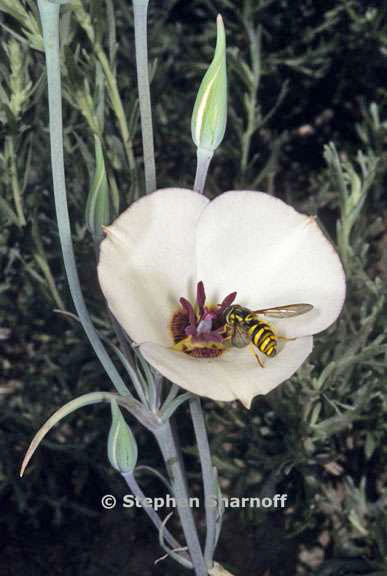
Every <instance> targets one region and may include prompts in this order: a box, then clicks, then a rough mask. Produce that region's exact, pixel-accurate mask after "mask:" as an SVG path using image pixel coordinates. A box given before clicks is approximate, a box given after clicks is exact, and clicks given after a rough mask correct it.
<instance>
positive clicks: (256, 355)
mask: <svg viewBox="0 0 387 576" xmlns="http://www.w3.org/2000/svg"><path fill="white" fill-rule="evenodd" d="M249 350H250V352H251V353H252V354H253V356H255V359H256V360H257V362H258V364H259V365H260V367H261V368H264V367H265V365H264V363H263V362H262V360H261V359H260V357H259V356H258V354H257V353H256V351H255V349H254V345H253V344H252V343H251V344H250V345H249Z"/></svg>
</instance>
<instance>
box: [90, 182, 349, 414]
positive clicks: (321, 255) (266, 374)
mask: <svg viewBox="0 0 387 576" xmlns="http://www.w3.org/2000/svg"><path fill="white" fill-rule="evenodd" d="M105 232H106V238H105V239H104V240H103V242H102V244H101V252H100V261H99V266H98V274H99V280H100V284H101V288H102V291H103V293H104V295H105V297H106V300H107V302H108V305H109V307H110V309H111V311H112V313H113V314H114V316H115V317H116V318H117V320H118V321H119V322H120V324H121V325H122V327H123V328H124V329H125V330H126V332H127V334H128V335H129V337H130V338H131V339H132V340H133V341H134V342H135V343H136V344H138V345H139V348H140V351H141V353H142V354H143V356H144V357H145V359H146V360H147V361H148V362H149V363H150V364H151V365H152V366H154V367H155V368H156V369H157V370H158V371H159V372H160V373H161V374H162V375H163V376H165V377H166V378H168V379H169V380H170V381H172V382H174V383H175V384H178V385H179V386H181V387H182V388H184V389H186V390H189V391H191V392H193V393H195V394H198V395H201V396H206V397H209V398H212V399H214V400H219V401H232V400H235V399H239V400H240V401H241V402H242V403H243V404H244V405H245V406H246V407H248V408H249V407H250V405H251V401H252V399H253V398H254V396H256V395H258V394H266V393H268V392H270V390H272V389H273V388H275V387H276V386H277V385H278V384H280V383H281V382H283V381H284V380H286V379H288V378H289V377H290V376H291V375H292V374H293V373H294V372H295V371H296V370H297V369H298V368H299V366H301V364H302V363H303V362H304V361H305V359H306V358H307V357H308V355H309V354H310V352H311V350H312V347H313V334H316V333H318V332H320V331H322V330H324V329H326V328H327V327H328V326H330V325H331V324H332V323H333V322H334V321H335V320H336V318H337V317H338V315H339V313H340V311H341V308H342V306H343V302H344V297H345V277H344V272H343V268H342V265H341V263H340V260H339V257H338V255H337V253H336V252H335V250H334V248H333V246H332V245H331V243H330V242H329V241H328V240H327V238H326V237H325V236H324V234H323V233H322V232H321V230H320V228H319V227H318V224H317V223H316V220H315V219H314V218H313V217H309V216H305V215H304V214H300V213H298V212H296V210H294V209H293V208H292V207H290V206H288V205H287V204H285V203H284V202H283V201H281V200H279V199H277V198H274V197H272V196H270V195H268V194H264V193H261V192H252V191H232V192H225V193H224V194H222V195H220V196H219V197H217V198H216V199H215V200H213V201H211V202H210V201H209V200H208V199H207V198H205V197H204V196H202V195H200V194H198V193H196V192H193V191H191V190H186V189H179V188H168V189H163V190H158V191H156V192H154V193H153V194H150V195H148V196H146V197H144V198H141V199H140V200H138V201H137V202H135V203H134V204H132V206H130V207H129V208H128V209H127V210H126V211H125V212H123V213H122V214H121V215H120V216H119V218H117V220H115V222H114V223H113V224H112V225H111V226H109V227H108V228H106V229H105ZM299 303H305V304H309V305H311V306H313V308H312V309H311V310H310V311H308V312H307V313H305V314H303V315H300V316H297V317H292V318H269V317H266V316H265V315H263V316H259V318H260V319H261V320H262V321H265V322H266V323H267V324H268V326H269V328H270V329H271V330H272V332H273V334H274V336H275V338H276V341H277V346H278V348H277V353H276V354H275V355H274V356H273V357H267V356H265V355H264V354H262V353H261V352H260V351H259V350H257V348H255V353H257V355H260V356H261V357H262V364H263V367H261V365H260V363H258V362H257V361H256V359H255V358H254V355H253V354H251V351H252V350H251V348H252V347H253V348H254V346H252V345H246V346H243V347H237V346H235V345H233V340H232V338H230V334H229V332H228V330H227V326H225V314H224V312H225V310H226V309H227V308H228V307H229V306H230V305H232V304H238V305H240V306H243V307H245V308H248V309H250V310H253V311H255V310H257V309H260V310H262V309H267V308H274V307H278V306H286V305H289V304H299Z"/></svg>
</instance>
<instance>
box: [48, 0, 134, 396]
mask: <svg viewBox="0 0 387 576" xmlns="http://www.w3.org/2000/svg"><path fill="white" fill-rule="evenodd" d="M38 6H39V11H40V16H41V21H42V28H43V39H44V47H45V53H46V65H47V81H48V103H49V116H50V144H51V167H52V178H53V184H54V198H55V210H56V217H57V221H58V230H59V238H60V243H61V248H62V254H63V261H64V265H65V270H66V275H67V280H68V283H69V288H70V292H71V296H72V299H73V302H74V306H75V308H76V310H77V313H78V316H79V319H80V321H81V324H82V326H83V328H84V330H85V332H86V334H87V337H88V338H89V341H90V344H91V345H92V347H93V348H94V351H95V353H96V354H97V356H98V358H99V360H100V362H101V364H102V365H103V367H104V369H105V370H106V372H107V374H108V375H109V377H110V379H111V381H112V382H113V384H114V386H115V388H116V389H117V391H118V392H119V393H120V394H122V395H124V396H128V395H130V392H129V391H128V389H127V387H126V385H125V383H124V381H123V380H122V378H121V376H120V375H119V373H118V371H117V369H116V367H115V366H114V364H113V362H112V360H111V358H110V357H109V355H108V354H107V352H106V349H105V347H104V346H103V344H102V342H101V340H100V338H99V336H98V333H97V331H96V329H95V328H94V325H93V323H92V322H91V320H90V316H89V313H88V310H87V308H86V304H85V301H84V299H83V295H82V291H81V286H80V282H79V277H78V272H77V268H76V263H75V257H74V249H73V243H72V238H71V228H70V218H69V213H68V206H67V197H66V183H65V173H64V160H63V127H62V94H61V77H60V57H59V9H60V6H59V5H58V4H53V3H52V2H49V0H38Z"/></svg>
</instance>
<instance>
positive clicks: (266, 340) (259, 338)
mask: <svg viewBox="0 0 387 576" xmlns="http://www.w3.org/2000/svg"><path fill="white" fill-rule="evenodd" d="M248 324H249V328H248V334H249V336H250V338H251V342H252V343H253V344H254V346H256V347H257V348H258V350H260V351H261V352H263V354H265V355H266V356H275V355H276V353H277V340H276V337H275V335H274V332H273V330H272V329H271V328H270V326H269V325H268V324H266V322H263V321H262V320H255V321H250V322H249V323H248Z"/></svg>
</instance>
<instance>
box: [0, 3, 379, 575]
mask: <svg viewBox="0 0 387 576" xmlns="http://www.w3.org/2000/svg"><path fill="white" fill-rule="evenodd" d="M386 9H387V3H386V2H385V1H377V0H375V1H374V2H371V1H367V0H341V1H339V0H336V1H335V0H326V1H324V2H317V1H313V0H300V1H299V2H297V3H293V2H290V1H289V0H255V1H254V0H251V1H248V0H241V1H240V2H237V1H232V0H219V1H213V0H192V1H190V2H188V1H186V0H180V1H178V0H165V1H163V2H156V1H152V0H151V1H150V14H149V17H150V21H149V27H150V28H149V29H150V35H149V46H150V59H151V72H152V87H151V89H152V98H153V115H154V128H155V140H156V153H157V159H156V160H157V168H158V185H159V187H165V186H185V187H191V186H192V185H193V179H194V173H195V162H196V160H195V151H194V149H193V146H192V142H191V136H190V118H191V113H192V108H193V104H194V100H195V94H196V92H197V90H198V87H199V83H200V79H201V77H202V76H203V73H204V72H205V70H206V67H207V65H208V63H209V62H210V60H211V57H212V53H213V49H214V45H215V34H216V27H215V18H216V15H217V13H218V12H220V13H222V15H223V18H224V22H225V26H226V31H227V43H228V55H227V59H228V72H229V85H230V110H229V122H228V127H227V132H226V136H225V139H224V142H223V144H222V146H221V148H220V150H219V151H218V152H217V153H216V155H215V159H214V160H213V163H212V166H211V169H210V175H209V179H208V184H207V189H208V193H209V195H210V196H211V197H214V196H216V195H217V194H219V193H221V192H222V191H224V190H229V189H235V188H245V189H259V190H264V191H267V192H269V193H271V194H275V195H276V196H278V197H280V198H283V199H284V200H286V201H287V202H289V203H290V204H292V205H293V206H295V207H296V208H297V209H298V210H301V211H304V212H308V213H311V214H317V216H318V218H319V221H320V224H321V225H322V226H323V227H324V229H325V230H326V231H327V233H328V234H329V235H330V236H331V238H332V240H333V241H334V242H335V243H336V244H337V246H338V249H339V252H340V256H341V258H342V261H343V263H344V265H345V268H346V273H347V278H348V296H347V300H346V305H345V309H344V312H343V313H342V315H341V317H340V319H339V321H338V322H337V323H336V325H335V326H334V327H333V328H332V329H330V330H328V331H327V332H325V333H324V334H322V335H320V336H318V337H316V339H315V349H314V352H313V354H312V356H311V357H310V358H309V360H308V362H307V363H306V364H305V365H304V366H303V367H302V368H301V369H300V370H299V371H298V373H297V374H296V375H295V376H294V377H293V378H292V379H291V380H290V381H288V382H287V383H285V384H284V385H282V386H280V387H279V388H278V389H276V390H275V391H274V392H273V393H271V394H270V395H269V396H266V397H259V398H256V399H255V401H254V404H253V407H252V409H251V410H250V411H249V412H247V411H246V410H245V409H243V408H242V407H241V406H240V405H238V404H231V405H230V404H226V405H224V404H215V403H213V402H210V401H206V402H205V403H204V407H205V411H206V415H207V421H208V429H209V434H210V441H211V446H212V448H213V455H214V461H215V464H216V465H217V467H218V469H219V475H220V478H221V485H222V489H223V491H224V493H225V494H226V495H233V496H261V497H262V496H265V495H267V496H270V495H272V494H275V493H277V492H283V493H287V494H288V495H289V506H288V508H287V509H286V511H278V510H273V511H263V510H249V512H248V513H247V512H246V511H243V510H240V511H235V510H234V511H229V512H228V513H227V514H226V519H225V523H224V531H223V534H222V538H221V543H220V545H219V549H218V559H219V560H221V561H222V562H223V563H224V565H225V566H227V567H228V568H229V569H230V570H232V571H233V573H235V574H236V576H239V575H240V576H242V575H243V576H261V575H262V576H264V575H265V576H285V575H286V576H289V575H290V576H293V575H298V574H299V575H312V574H313V575H317V576H354V575H358V574H361V575H367V576H377V575H378V576H381V575H382V574H386V573H387V533H386V496H385V494H384V495H383V489H384V488H385V484H386V478H387V472H386V468H385V456H386V454H385V445H386V419H385V414H386V395H385V372H386V364H387V334H386V324H385V314H386V310H385V307H384V297H385V293H386V279H387V258H386V253H387V252H386V249H387V234H386V223H387V202H386V193H385V186H386V176H387V169H386V158H387V155H386V144H387V89H386V82H385V78H386V77H387V76H386V72H387V22H386V13H387V12H386ZM62 14H63V17H62V56H63V69H62V72H63V85H64V90H63V98H64V126H65V151H66V159H65V160H66V173H67V184H68V192H69V202H70V211H71V217H72V229H73V238H74V243H75V249H76V254H77V260H78V262H79V271H80V275H81V280H82V285H83V287H84V293H85V296H86V299H87V302H88V304H89V307H90V309H91V311H92V314H93V317H94V319H95V322H96V325H97V326H98V328H99V330H100V331H101V333H102V334H104V335H105V336H107V337H108V338H112V334H111V329H110V325H109V321H108V318H107V316H106V314H105V311H104V307H103V303H102V299H101V296H100V293H99V290H98V288H97V284H96V273H95V257H94V252H93V247H92V240H91V238H90V235H89V233H88V231H87V229H86V226H85V220H84V210H85V205H86V199H87V194H88V191H89V189H90V186H91V182H92V179H93V174H94V169H95V166H94V134H95V133H98V134H99V135H100V137H101V139H102V142H103V146H104V152H105V161H106V165H107V170H108V175H109V182H110V186H111V191H112V195H113V196H114V198H115V201H116V202H117V203H118V202H119V206H120V210H123V209H124V208H125V207H126V206H127V205H128V204H129V203H130V202H131V201H132V200H133V199H134V198H136V197H138V196H139V195H141V194H143V192H144V191H143V167H142V159H141V138H140V127H139V114H138V102H137V90H136V80H135V65H134V38H133V18H132V8H131V3H130V1H129V0H114V2H113V1H112V0H85V1H83V2H80V1H79V0H73V1H72V2H70V3H69V4H67V5H66V6H65V7H63V10H62ZM0 26H1V28H0V34H1V46H0V52H1V56H0V221H1V226H0V270H1V276H0V307H1V316H0V318H1V319H0V367H1V368H0V370H1V372H0V430H1V435H0V454H1V458H0V502H1V517H0V527H1V538H0V548H1V557H2V562H1V564H0V576H3V575H5V574H7V575H8V574H12V575H15V576H19V575H21V574H26V573H27V574H29V575H31V576H35V575H36V576H46V575H50V576H56V575H62V574H66V576H67V575H69V576H72V575H74V576H78V575H81V574H82V576H92V575H96V576H98V575H100V574H103V575H107V576H108V575H112V576H113V575H114V576H117V575H119V574H122V575H123V574H125V575H127V574H129V575H132V574H133V575H134V574H136V575H138V574H141V575H144V576H148V575H161V574H163V575H165V574H167V575H174V574H178V573H180V571H178V570H177V569H176V568H175V566H174V565H173V564H172V563H171V562H170V561H165V562H162V563H160V564H158V565H156V566H154V565H153V562H154V560H155V559H157V558H158V557H159V556H161V555H162V551H161V550H160V548H159V546H158V543H157V537H156V534H155V533H154V530H153V527H152V526H151V525H150V524H149V522H148V520H147V519H146V518H145V516H144V515H143V514H142V513H141V512H140V511H138V510H126V511H124V510H122V509H116V510H115V511H111V512H107V511H104V510H102V508H101V505H100V498H101V496H102V495H103V494H106V493H112V494H115V495H116V496H117V497H119V496H120V495H123V494H124V493H126V492H127V490H125V486H124V485H123V482H122V480H121V479H120V478H119V477H118V476H117V474H116V473H115V472H114V471H112V470H111V469H110V468H109V466H108V463H107V458H106V437H107V432H108V428H109V424H110V421H109V413H108V410H107V409H104V408H87V409H85V410H83V411H81V412H77V414H76V415H73V416H72V417H70V418H68V420H66V421H65V423H63V424H61V425H60V426H59V427H58V428H57V429H55V430H54V431H52V432H51V433H50V435H49V436H48V439H47V441H45V442H44V444H43V445H42V446H41V448H40V449H39V451H38V453H37V454H36V456H34V459H33V461H32V463H31V465H30V467H29V469H28V471H27V473H26V475H25V477H24V478H23V480H20V479H19V477H18V468H19V465H20V461H21V458H22V456H23V454H24V452H25V450H26V448H27V446H28V443H29V441H30V439H31V438H32V436H33V434H34V432H35V431H36V430H37V429H38V428H39V426H40V425H41V424H42V423H43V422H44V421H45V419H46V418H47V417H48V416H49V415H50V414H51V413H52V412H53V411H54V410H55V409H56V408H57V407H59V406H60V405H61V404H63V403H65V402H66V401H69V400H70V399H72V398H73V397H75V396H77V395H79V394H82V393H86V392H89V391H93V390H96V389H105V390H106V389H109V383H108V381H107V378H106V377H105V375H104V373H103V371H102V369H101V367H100V365H99V363H98V361H97V360H96V358H95V357H94V355H93V353H92V350H91V347H90V346H89V344H88V342H87V340H86V337H85V335H84V334H83V332H82V330H81V329H80V327H79V325H78V324H77V323H76V322H75V321H72V320H71V319H68V318H66V317H65V316H64V315H63V314H60V313H58V312H57V311H56V310H58V309H59V310H69V311H73V308H72V304H71V301H70V297H69V294H68V289H67V284H66V280H65V277H64V272H63V266H62V261H61V256H60V250H59V243H58V235H57V226H56V222H55V215H54V207H53V198H52V186H51V175H50V165H49V139H48V130H47V124H48V119H47V116H48V110H47V98H46V79H45V68H44V56H43V53H42V40H41V35H40V28H39V19H38V14H37V8H36V5H35V2H34V1H33V0H0ZM102 61H103V62H105V84H106V86H105V99H104V100H105V114H104V127H103V129H102V128H101V126H100V124H98V112H97V104H96V97H95V95H96V85H95V84H96V82H95V77H96V64H97V62H99V63H101V62H102ZM109 75H110V76H109ZM109 78H110V79H111V78H113V79H115V80H114V82H113V83H112V82H111V81H110V83H109V82H108V81H107V80H109ZM115 88H117V90H118V91H119V95H120V98H121V101H122V104H123V107H124V110H125V116H126V118H125V120H124V126H123V124H122V122H123V120H122V118H121V119H119V118H118V117H117V114H116V108H115V107H114V106H112V104H111V99H110V96H111V93H112V90H114V89H115ZM99 93H100V92H99ZM125 128H126V129H127V131H128V133H129V136H130V139H129V141H128V142H127V143H126V146H124V144H123V138H122V134H123V129H125ZM330 142H333V143H334V146H331V147H329V148H324V146H326V145H328V144H329V143H330ZM241 234H248V230H241ZM257 257H259V254H257ZM185 409H186V408H185V407H182V408H181V409H180V412H179V416H178V425H179V430H180V433H181V438H182V442H183V446H184V449H185V452H186V456H187V463H188V469H189V470H190V472H191V475H190V479H191V481H192V488H193V492H194V493H195V494H200V485H199V482H198V480H199V467H198V464H197V460H196V458H195V449H194V445H193V435H192V430H191V427H190V424H189V419H187V418H185V412H184V411H185ZM134 430H135V432H136V438H137V440H138V443H139V454H140V462H141V463H142V464H152V465H155V464H156V463H159V464H160V465H161V461H160V457H159V455H158V452H157V450H156V446H155V443H154V441H153V439H152V438H151V437H150V436H149V435H148V434H147V433H145V432H144V431H143V430H142V429H140V428H139V427H138V426H137V427H136V425H134ZM141 485H142V486H143V487H144V490H145V491H146V492H147V494H149V495H158V494H159V493H160V486H159V484H158V483H157V481H155V480H154V479H153V478H150V477H146V476H144V477H142V478H141Z"/></svg>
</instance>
